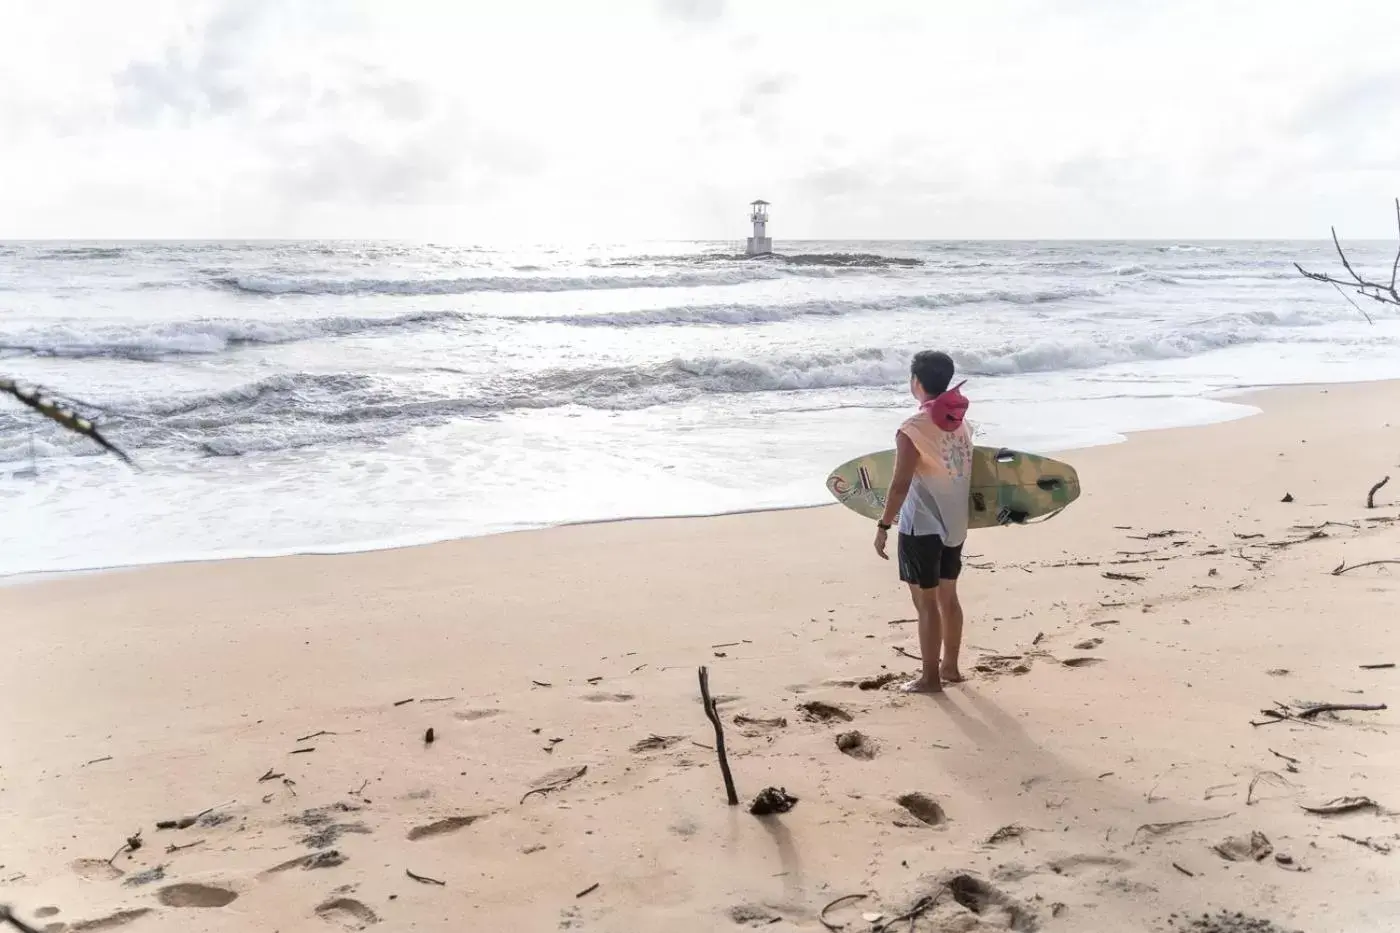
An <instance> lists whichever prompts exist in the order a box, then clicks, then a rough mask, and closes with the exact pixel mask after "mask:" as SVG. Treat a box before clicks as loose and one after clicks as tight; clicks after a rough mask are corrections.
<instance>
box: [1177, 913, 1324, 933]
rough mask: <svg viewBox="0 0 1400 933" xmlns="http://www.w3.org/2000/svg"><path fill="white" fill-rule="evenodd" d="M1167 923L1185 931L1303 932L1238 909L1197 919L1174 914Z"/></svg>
mask: <svg viewBox="0 0 1400 933" xmlns="http://www.w3.org/2000/svg"><path fill="white" fill-rule="evenodd" d="M1167 924H1168V929H1171V930H1180V931H1183V933H1302V931H1301V930H1289V929H1286V928H1285V927H1281V926H1279V925H1277V924H1276V923H1274V922H1273V921H1271V920H1265V919H1263V918H1262V917H1251V916H1248V915H1247V914H1244V913H1241V912H1240V911H1237V910H1236V911H1230V910H1222V911H1219V912H1217V913H1214V914H1201V916H1199V917H1197V918H1195V919H1191V918H1189V917H1181V918H1178V917H1176V916H1174V915H1173V916H1172V918H1171V919H1169V920H1168V921H1167Z"/></svg>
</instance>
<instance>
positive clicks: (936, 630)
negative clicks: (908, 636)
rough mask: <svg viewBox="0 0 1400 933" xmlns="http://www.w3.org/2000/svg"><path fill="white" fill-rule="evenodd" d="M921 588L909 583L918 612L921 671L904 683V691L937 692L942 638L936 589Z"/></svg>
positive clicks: (939, 685)
mask: <svg viewBox="0 0 1400 933" xmlns="http://www.w3.org/2000/svg"><path fill="white" fill-rule="evenodd" d="M940 588H941V587H935V588H933V589H927V590H926V589H923V588H921V587H920V586H919V585H918V584H915V583H911V584H909V595H910V596H911V597H913V600H914V609H915V610H917V612H918V614H919V654H920V655H922V657H923V659H924V663H923V667H924V669H923V673H922V674H920V675H919V676H918V677H917V678H915V679H914V680H911V681H909V682H908V683H907V684H905V685H904V688H903V689H904V691H905V692H906V693H938V692H940V691H942V689H943V681H942V680H941V679H940V678H939V675H938V656H939V655H938V646H939V642H940V641H941V639H942V630H941V624H940V616H939V612H938V590H939V589H940Z"/></svg>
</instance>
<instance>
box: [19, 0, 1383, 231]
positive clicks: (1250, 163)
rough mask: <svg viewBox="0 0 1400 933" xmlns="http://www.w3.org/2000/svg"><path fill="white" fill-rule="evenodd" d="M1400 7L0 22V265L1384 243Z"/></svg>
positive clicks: (282, 9) (1032, 0)
mask: <svg viewBox="0 0 1400 933" xmlns="http://www.w3.org/2000/svg"><path fill="white" fill-rule="evenodd" d="M1397 34H1400V3H1397V2H1395V0H1326V2H1323V0H1172V2H1161V0H977V2H972V0H958V2H949V0H861V2H858V3H856V2H851V0H599V2H594V3H580V2H578V0H510V2H500V0H492V2H484V0H394V2H392V3H391V2H389V0H110V2H97V0H0V238H242V237H278V238H280V237H287V238H292V237H344V238H380V237H383V238H408V239H424V240H432V241H435V242H467V243H494V242H532V243H539V242H562V241H568V242H618V241H628V240H634V239H739V238H742V237H743V236H745V235H747V233H748V230H747V226H748V225H747V213H748V207H747V205H748V202H750V201H752V200H754V199H755V198H763V199H765V200H768V201H770V202H772V207H771V213H772V221H771V223H770V226H769V232H770V234H771V235H772V236H773V237H774V238H775V240H777V241H778V242H779V243H781V241H782V239H784V238H818V239H822V238H890V239H896V238H901V239H902V238H939V239H945V238H946V239H961V238H1203V237H1209V238H1235V237H1244V238H1315V237H1326V236H1327V235H1328V228H1329V226H1331V225H1333V224H1335V225H1336V226H1337V227H1338V230H1339V233H1340V234H1341V235H1342V236H1343V237H1344V238H1350V239H1360V238H1365V237H1376V238H1385V237H1394V236H1395V235H1396V216H1395V206H1394V198H1395V197H1396V196H1397V195H1400V58H1397V57H1396V56H1395V54H1394V42H1393V41H1392V40H1393V37H1394V36H1395V35H1397Z"/></svg>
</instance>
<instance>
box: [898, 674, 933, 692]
mask: <svg viewBox="0 0 1400 933" xmlns="http://www.w3.org/2000/svg"><path fill="white" fill-rule="evenodd" d="M899 689H900V690H901V691H902V692H904V693H942V692H943V683H942V682H941V681H940V680H939V679H938V678H937V677H934V678H929V677H928V676H927V675H923V676H920V677H916V678H914V679H913V680H911V681H909V682H908V683H906V684H905V685H904V686H902V687H900V688H899Z"/></svg>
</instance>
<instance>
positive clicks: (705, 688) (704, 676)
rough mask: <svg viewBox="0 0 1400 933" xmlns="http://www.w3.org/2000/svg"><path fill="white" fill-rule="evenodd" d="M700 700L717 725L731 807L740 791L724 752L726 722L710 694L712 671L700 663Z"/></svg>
mask: <svg viewBox="0 0 1400 933" xmlns="http://www.w3.org/2000/svg"><path fill="white" fill-rule="evenodd" d="M699 674H700V702H701V703H703V704H704V706H705V715H706V716H707V717H708V718H709V720H710V725H712V726H714V727H715V753H716V754H717V755H718V756H719V772H720V776H721V777H723V778H724V792H725V795H726V797H727V798H728V800H729V805H730V806H731V807H737V806H738V805H739V792H738V791H737V790H735V788H734V775H733V774H731V773H730V771H729V757H728V756H727V755H726V754H725V753H724V723H723V722H721V721H720V718H719V711H718V710H717V709H716V708H715V701H714V698H713V697H711V696H710V672H709V671H708V670H707V669H706V668H705V666H704V665H703V664H702V665H700V671H699Z"/></svg>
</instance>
